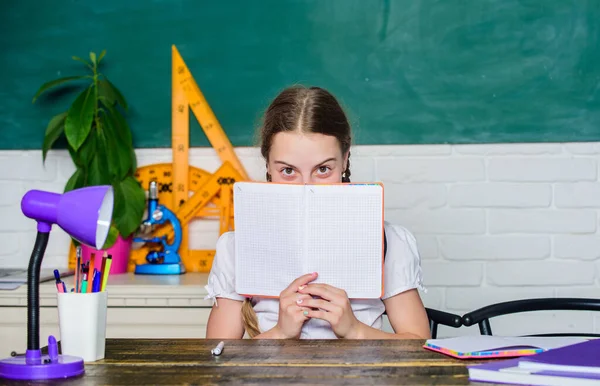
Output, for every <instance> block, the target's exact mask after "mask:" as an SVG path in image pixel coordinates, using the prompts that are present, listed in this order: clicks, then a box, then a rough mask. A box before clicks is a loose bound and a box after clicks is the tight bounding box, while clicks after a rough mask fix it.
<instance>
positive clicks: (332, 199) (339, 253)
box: [304, 184, 383, 299]
mask: <svg viewBox="0 0 600 386" xmlns="http://www.w3.org/2000/svg"><path fill="white" fill-rule="evenodd" d="M306 192H307V196H306V211H307V212H306V231H305V234H306V242H305V247H306V254H307V258H306V261H305V265H304V270H305V271H306V272H313V271H315V272H318V273H319V277H318V279H317V280H316V281H315V282H317V283H327V284H329V285H332V286H334V287H337V288H342V289H344V290H346V292H347V293H348V297H349V298H363V299H376V298H379V297H381V295H382V288H383V286H382V274H383V187H382V186H381V185H379V184H340V185H306Z"/></svg>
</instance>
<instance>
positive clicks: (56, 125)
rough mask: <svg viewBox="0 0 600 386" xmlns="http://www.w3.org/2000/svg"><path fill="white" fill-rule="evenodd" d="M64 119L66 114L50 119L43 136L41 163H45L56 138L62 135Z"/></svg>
mask: <svg viewBox="0 0 600 386" xmlns="http://www.w3.org/2000/svg"><path fill="white" fill-rule="evenodd" d="M66 117H67V112H64V113H60V114H58V115H55V116H54V117H52V119H51V120H50V122H49V123H48V127H46V134H45V136H44V144H43V145H42V162H46V155H47V154H48V150H50V148H51V147H52V145H53V144H54V142H56V140H57V139H58V137H60V135H61V134H62V133H63V131H64V129H65V118H66Z"/></svg>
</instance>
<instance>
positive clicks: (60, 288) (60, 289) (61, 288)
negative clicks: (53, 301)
mask: <svg viewBox="0 0 600 386" xmlns="http://www.w3.org/2000/svg"><path fill="white" fill-rule="evenodd" d="M54 278H55V279H56V289H57V290H58V292H67V286H65V283H64V282H63V281H62V280H60V273H59V272H58V269H55V270H54Z"/></svg>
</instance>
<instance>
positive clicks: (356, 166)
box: [262, 154, 376, 182]
mask: <svg viewBox="0 0 600 386" xmlns="http://www.w3.org/2000/svg"><path fill="white" fill-rule="evenodd" d="M262 162H263V163H264V161H262ZM350 172H351V173H352V174H351V176H350V179H351V180H352V181H356V182H365V181H375V180H376V178H375V159H373V158H372V157H369V158H368V157H356V156H355V155H354V154H352V155H351V156H350Z"/></svg>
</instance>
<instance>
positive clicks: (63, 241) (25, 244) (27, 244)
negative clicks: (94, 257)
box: [15, 225, 71, 259]
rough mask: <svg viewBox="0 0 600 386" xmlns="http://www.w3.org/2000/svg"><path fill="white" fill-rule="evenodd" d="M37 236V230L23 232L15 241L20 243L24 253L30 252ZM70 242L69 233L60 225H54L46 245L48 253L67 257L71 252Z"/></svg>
mask: <svg viewBox="0 0 600 386" xmlns="http://www.w3.org/2000/svg"><path fill="white" fill-rule="evenodd" d="M35 238H36V233H35V232H22V233H20V234H19V237H17V238H16V240H15V241H16V243H18V244H19V245H20V249H21V251H22V253H26V254H29V253H31V248H33V245H34V244H35ZM70 243H71V238H70V237H69V235H68V234H67V233H66V232H65V231H63V230H62V229H60V227H58V225H53V226H52V232H51V233H50V239H49V240H48V245H47V246H46V255H48V256H50V255H56V256H63V257H64V258H65V259H66V258H67V256H68V254H69V246H70ZM44 259H45V258H44Z"/></svg>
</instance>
